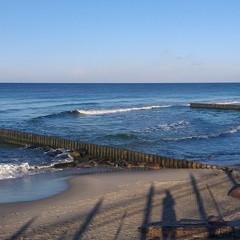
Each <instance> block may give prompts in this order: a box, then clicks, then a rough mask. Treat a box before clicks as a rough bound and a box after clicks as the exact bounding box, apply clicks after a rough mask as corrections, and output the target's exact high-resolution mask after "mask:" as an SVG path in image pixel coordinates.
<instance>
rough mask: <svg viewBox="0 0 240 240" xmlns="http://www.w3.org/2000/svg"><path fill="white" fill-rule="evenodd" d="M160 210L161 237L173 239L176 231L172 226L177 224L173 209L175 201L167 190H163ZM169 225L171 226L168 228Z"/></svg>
mask: <svg viewBox="0 0 240 240" xmlns="http://www.w3.org/2000/svg"><path fill="white" fill-rule="evenodd" d="M165 194H166V196H165V198H164V199H163V204H162V205H163V210H162V234H163V239H175V237H176V232H175V229H174V226H176V225H177V219H176V213H175V209H174V205H175V201H174V198H173V196H172V194H171V192H170V191H169V190H166V191H165ZM169 225H172V226H173V227H171V228H169Z"/></svg>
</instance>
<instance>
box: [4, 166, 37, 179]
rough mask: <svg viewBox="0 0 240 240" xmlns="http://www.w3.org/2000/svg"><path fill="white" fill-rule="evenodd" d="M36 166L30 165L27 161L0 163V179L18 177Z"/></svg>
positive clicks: (29, 172)
mask: <svg viewBox="0 0 240 240" xmlns="http://www.w3.org/2000/svg"><path fill="white" fill-rule="evenodd" d="M34 170H36V167H32V166H30V165H29V164H28V163H22V164H19V165H18V164H0V180H2V179H8V178H19V177H23V176H24V175H30V174H31V173H33V171H34Z"/></svg>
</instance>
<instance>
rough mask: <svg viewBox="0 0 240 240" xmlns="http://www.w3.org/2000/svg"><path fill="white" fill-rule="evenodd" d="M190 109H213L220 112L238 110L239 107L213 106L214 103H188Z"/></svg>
mask: <svg viewBox="0 0 240 240" xmlns="http://www.w3.org/2000/svg"><path fill="white" fill-rule="evenodd" d="M190 107H191V108H213V109H221V110H240V105H233V104H214V103H190Z"/></svg>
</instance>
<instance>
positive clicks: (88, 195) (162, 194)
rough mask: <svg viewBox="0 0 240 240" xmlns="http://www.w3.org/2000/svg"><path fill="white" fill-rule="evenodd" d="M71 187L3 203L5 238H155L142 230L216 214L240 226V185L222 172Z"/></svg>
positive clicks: (0, 231) (78, 179)
mask: <svg viewBox="0 0 240 240" xmlns="http://www.w3.org/2000/svg"><path fill="white" fill-rule="evenodd" d="M68 184H69V187H68V189H67V190H66V191H64V192H63V193H60V194H57V195H55V196H52V197H49V198H44V199H41V200H35V201H29V202H18V203H2V204H0V239H58V240H59V239H73V240H76V239H104V240H108V239H109V240H110V239H111V240H112V239H115V240H116V239H119V240H120V239H122V240H126V239H150V238H147V237H146V236H145V235H142V234H141V233H140V232H139V230H138V228H139V227H140V226H143V225H144V226H146V225H149V224H154V223H161V224H165V225H167V224H177V223H180V222H184V221H185V222H195V223H199V222H206V219H208V217H209V216H211V215H214V216H219V217H221V218H223V219H224V220H225V221H232V222H234V223H235V224H237V223H239V224H240V211H239V210H240V205H239V203H240V199H237V198H232V197H230V196H228V191H229V190H230V189H231V188H232V187H233V186H234V185H236V184H238V180H237V179H236V178H234V177H233V176H231V175H230V174H227V173H225V172H223V171H219V170H210V169H209V170H193V169H160V170H153V171H147V172H144V171H141V172H130V173H129V172H127V173H126V172H117V173H105V174H92V175H79V176H73V177H72V178H71V179H69V180H68ZM165 239H168V238H165ZM169 239H170V238H169ZM174 239H176V238H174Z"/></svg>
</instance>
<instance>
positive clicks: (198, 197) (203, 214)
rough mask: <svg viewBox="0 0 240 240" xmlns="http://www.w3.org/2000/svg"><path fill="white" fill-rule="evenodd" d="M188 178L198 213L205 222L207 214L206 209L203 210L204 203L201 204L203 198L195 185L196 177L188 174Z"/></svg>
mask: <svg viewBox="0 0 240 240" xmlns="http://www.w3.org/2000/svg"><path fill="white" fill-rule="evenodd" d="M190 179H191V184H192V187H193V191H194V193H195V197H196V202H197V206H198V211H199V215H200V217H201V220H203V221H204V222H206V220H207V218H208V216H207V213H206V210H205V208H204V205H203V200H202V197H201V194H200V191H199V190H198V187H197V183H196V179H195V177H194V176H193V175H192V174H190Z"/></svg>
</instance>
